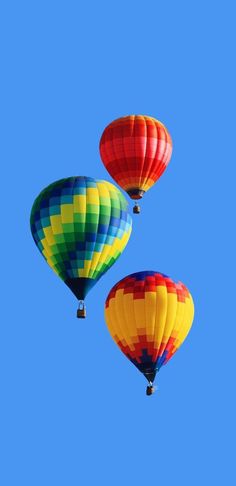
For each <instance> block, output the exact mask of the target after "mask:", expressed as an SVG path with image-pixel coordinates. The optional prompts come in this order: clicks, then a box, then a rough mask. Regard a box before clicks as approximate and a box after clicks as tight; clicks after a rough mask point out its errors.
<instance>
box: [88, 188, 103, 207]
mask: <svg viewBox="0 0 236 486" xmlns="http://www.w3.org/2000/svg"><path fill="white" fill-rule="evenodd" d="M86 197H87V204H97V205H98V209H99V205H100V202H99V192H98V190H97V188H96V187H92V188H87V190H86Z"/></svg>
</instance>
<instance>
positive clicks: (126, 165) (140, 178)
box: [100, 115, 172, 199]
mask: <svg viewBox="0 0 236 486" xmlns="http://www.w3.org/2000/svg"><path fill="white" fill-rule="evenodd" d="M171 153H172V141H171V137H170V135H169V133H168V131H167V129H166V127H165V126H164V125H163V124H162V123H161V122H160V121H158V120H156V119H155V118H152V117H150V116H143V115H130V116H125V117H122V118H118V119H117V120H114V121H113V122H112V123H110V124H109V125H108V126H107V127H106V128H105V130H104V132H103V134H102V137H101V140H100V154H101V159H102V161H103V163H104V165H105V167H106V169H107V170H108V172H109V174H110V175H111V176H112V177H113V179H114V180H115V181H116V182H117V184H119V186H120V187H122V189H124V190H125V191H126V192H127V193H128V194H129V196H130V197H131V198H132V199H140V198H141V197H142V196H143V194H144V193H145V192H146V191H147V190H148V189H150V187H151V186H152V185H153V184H154V183H155V182H156V181H157V180H158V179H159V178H160V176H161V175H162V173H163V172H164V170H165V169H166V167H167V165H168V163H169V161H170V158H171Z"/></svg>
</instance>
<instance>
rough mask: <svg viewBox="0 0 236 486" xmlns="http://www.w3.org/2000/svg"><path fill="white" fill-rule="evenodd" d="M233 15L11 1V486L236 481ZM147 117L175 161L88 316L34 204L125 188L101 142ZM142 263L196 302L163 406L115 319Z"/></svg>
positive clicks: (5, 357)
mask: <svg viewBox="0 0 236 486" xmlns="http://www.w3.org/2000/svg"><path fill="white" fill-rule="evenodd" d="M233 5H234V2H229V1H227V0H226V1H225V2H223V3H222V2H217V1H216V2H215V1H214V2H213V1H207V0H205V1H203V0H199V1H198V2H196V1H193V2H188V1H181V0H179V1H178V2H177V1H172V2H170V1H166V2H163V1H162V2H160V1H158V0H156V1H153V0H149V1H148V0H147V1H146V2H144V1H143V2H141V1H138V0H136V1H129V0H126V1H122V0H120V1H119V2H112V1H110V2H109V1H107V2H105V1H99V2H95V1H94V2H79V1H69V0H68V1H64V2H61V1H57V2H55V1H50V0H49V1H47V2H45V1H40V2H39V1H28V2H27V1H24V0H22V1H21V2H16V1H15V2H14V1H11V0H9V1H7V2H6V1H5V2H2V4H1V12H0V37H1V38H0V44H1V80H0V83H1V95H0V96H1V107H0V112H1V115H0V117H1V142H0V157H1V159H0V160H1V174H2V177H1V230H2V235H1V248H2V249H1V297H2V299H1V302H2V303H1V312H0V313H1V327H0V331H1V332H0V334H1V335H0V374H1V383H0V387H1V400H0V409H1V414H0V417H1V433H0V436H1V454H0V461H1V467H0V476H1V480H0V483H1V485H2V486H38V485H39V486H42V485H43V486H54V485H55V486H61V485H63V486H64V485H65V486H77V485H83V486H90V485H91V486H92V485H97V484H101V485H103V486H110V485H114V486H116V485H122V486H126V485H136V486H141V485H143V484H144V482H145V481H146V482H147V483H148V482H150V483H151V484H156V485H160V484H165V485H167V486H169V485H173V484H175V485H180V486H189V485H192V486H195V485H199V484H201V485H203V486H205V485H207V486H208V485H211V484H212V485H213V484H214V485H222V484H229V485H231V484H234V482H235V477H234V472H235V458H234V455H233V454H234V446H235V442H234V436H235V389H234V388H235V338H236V327H235V324H236V323H235V312H234V301H235V261H234V251H233V250H235V229H234V226H235V172H236V171H235V72H234V71H235V65H234V62H235V54H234V50H235V35H234V34H235V11H234V8H233ZM133 113H135V114H147V115H152V116H154V117H156V118H158V119H160V120H161V121H162V122H163V123H164V124H165V125H166V126H167V127H168V129H169V131H170V133H171V136H172V139H173V146H174V150H173V156H172V160H171V162H170V165H169V167H168V169H167V171H166V172H165V174H164V175H163V177H162V178H161V180H160V181H159V182H158V183H157V184H156V186H155V187H153V188H152V189H151V190H150V191H149V193H147V194H146V196H145V198H144V199H143V201H142V213H141V215H140V216H137V217H136V216H134V218H133V232H132V236H131V239H130V242H129V244H128V246H127V248H126V250H125V251H124V253H123V255H122V256H121V258H120V259H119V261H118V262H117V263H116V264H115V265H114V266H113V267H112V269H111V270H110V271H109V273H107V274H106V275H105V276H104V277H103V278H102V279H101V280H100V282H99V283H98V284H97V286H96V287H94V289H93V290H92V291H91V293H90V294H89V295H88V298H87V313H88V317H87V319H86V320H85V321H79V320H77V319H76V317H75V316H76V308H77V303H76V299H75V298H74V296H73V294H72V293H70V291H69V290H68V288H67V287H66V286H65V285H64V284H63V282H62V281H61V280H60V279H58V278H57V277H56V275H55V274H54V273H53V272H52V270H51V269H50V268H49V267H48V266H47V265H46V263H45V261H44V260H43V258H42V257H41V255H40V253H39V252H38V250H37V248H36V246H35V244H34V242H33V240H32V237H31V234H30V229H29V214H30V209H31V206H32V203H33V201H34V199H35V197H36V196H37V194H38V193H39V192H40V191H41V189H42V188H44V187H45V186H46V185H48V184H49V183H51V182H52V181H54V180H57V179H59V178H62V177H66V176H72V175H88V176H92V177H97V178H104V179H107V180H110V181H111V178H110V176H109V174H108V173H107V172H106V170H105V168H104V167H103V165H102V163H101V162H100V157H99V151H98V144H99V139H100V136H101V133H102V131H103V129H104V128H105V126H106V125H107V124H108V123H109V122H110V121H112V120H113V119H115V118H117V117H119V116H123V115H127V114H133ZM131 207H132V203H131V204H130V208H131ZM139 270H157V271H161V272H163V273H166V274H167V275H170V276H171V277H172V278H173V279H177V280H181V281H183V282H184V283H185V284H186V285H187V286H188V288H189V289H190V291H191V293H192V295H193V298H194V301H195V308H196V312H195V319H194V323H193V327H192V330H191V332H190V334H189V336H188V338H187V340H186V342H185V343H184V345H183V346H182V348H181V349H180V350H179V351H178V353H177V354H176V355H175V356H174V358H173V359H172V360H171V361H170V362H169V363H168V365H167V366H166V367H163V368H162V369H161V372H160V374H159V375H158V376H157V384H158V391H157V392H156V393H155V394H154V395H153V396H152V397H150V398H149V397H146V395H145V387H146V380H145V379H144V378H143V376H142V375H141V373H139V372H138V370H136V368H135V367H134V366H133V365H132V364H131V363H130V362H129V361H128V360H127V359H126V358H125V357H124V356H123V355H122V353H121V352H120V351H119V349H118V348H117V347H116V345H115V343H114V342H113V341H112V339H111V337H110V335H109V333H108V331H107V328H106V325H105V322H104V317H103V308H104V301H105V298H106V296H107V293H108V291H109V290H110V288H111V287H112V286H113V285H114V284H115V283H116V282H117V281H118V280H119V279H121V278H123V277H124V276H125V275H127V274H129V273H132V272H135V271H139Z"/></svg>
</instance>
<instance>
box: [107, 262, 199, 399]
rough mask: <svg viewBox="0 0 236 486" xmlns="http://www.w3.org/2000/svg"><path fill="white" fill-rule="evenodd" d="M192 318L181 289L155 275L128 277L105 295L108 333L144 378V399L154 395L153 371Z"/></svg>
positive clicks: (181, 338) (167, 356)
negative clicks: (145, 395) (146, 381)
mask: <svg viewBox="0 0 236 486" xmlns="http://www.w3.org/2000/svg"><path fill="white" fill-rule="evenodd" d="M193 317H194V304H193V299H192V297H191V294H190V292H189V291H188V289H187V288H186V287H185V285H184V284H182V283H181V282H178V283H175V282H174V281H173V280H172V279H171V278H169V277H167V276H166V275H163V274H162V273H159V272H154V271H144V272H137V273H133V274H132V275H128V276H127V277H125V278H123V279H122V280H120V282H118V283H117V284H116V285H115V286H114V287H113V288H112V289H111V291H110V293H109V294H108V297H107V299H106V306H105V319H106V323H107V326H108V329H109V331H110V334H111V336H112V337H113V339H114V341H115V342H116V344H117V345H118V346H119V348H120V349H121V351H123V353H124V354H125V355H126V356H127V358H128V359H129V360H130V361H131V362H132V363H133V364H134V365H135V366H136V367H137V368H138V370H139V371H141V373H143V374H144V376H145V377H146V378H147V380H148V382H149V385H148V387H147V395H151V394H152V393H153V391H154V387H153V381H154V379H155V376H156V373H157V371H159V370H160V368H161V367H162V366H163V365H164V364H166V363H167V362H168V361H169V359H170V358H171V357H172V356H173V355H174V354H175V352H176V351H177V349H178V348H179V347H180V345H181V344H182V343H183V341H184V340H185V338H186V336H187V334H188V332H189V330H190V328H191V326H192V322H193Z"/></svg>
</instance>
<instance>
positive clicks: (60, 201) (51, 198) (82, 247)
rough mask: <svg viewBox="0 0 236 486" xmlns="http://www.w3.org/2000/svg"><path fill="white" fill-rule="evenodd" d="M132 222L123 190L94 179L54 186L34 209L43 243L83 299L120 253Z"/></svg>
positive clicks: (48, 256)
mask: <svg viewBox="0 0 236 486" xmlns="http://www.w3.org/2000/svg"><path fill="white" fill-rule="evenodd" d="M131 225H132V223H131V217H130V216H129V214H128V212H127V202H126V200H125V198H124V196H123V195H122V194H121V192H120V191H119V190H118V189H117V188H116V187H115V186H114V185H113V184H110V183H109V182H106V181H102V180H96V179H93V178H90V177H70V178H67V179H62V180H60V181H57V182H55V183H53V184H51V185H50V186H48V187H47V188H46V189H44V190H43V191H42V192H41V193H40V194H39V196H38V197H37V199H36V200H35V202H34V205H33V207H32V211H31V231H32V235H33V238H34V241H35V243H36V245H37V247H38V248H39V250H40V252H41V253H42V254H43V256H44V258H45V259H46V260H47V263H48V264H49V265H50V267H51V268H52V269H53V270H54V271H55V272H56V273H57V275H59V277H60V278H61V279H62V280H63V281H65V283H66V284H67V285H69V287H70V288H71V290H72V291H73V292H74V293H75V295H76V296H77V297H78V298H84V297H85V295H86V293H87V291H88V290H89V289H90V288H91V286H92V285H93V284H94V283H95V282H96V281H97V280H98V279H99V278H100V277H101V276H102V275H103V274H104V273H105V272H106V271H107V270H108V269H109V268H110V267H111V266H112V265H113V263H114V262H115V261H116V260H117V258H118V257H119V256H120V254H121V252H122V251H123V249H124V248H125V246H126V244H127V242H128V240H129V236H130V233H131ZM78 288H79V290H78Z"/></svg>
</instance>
